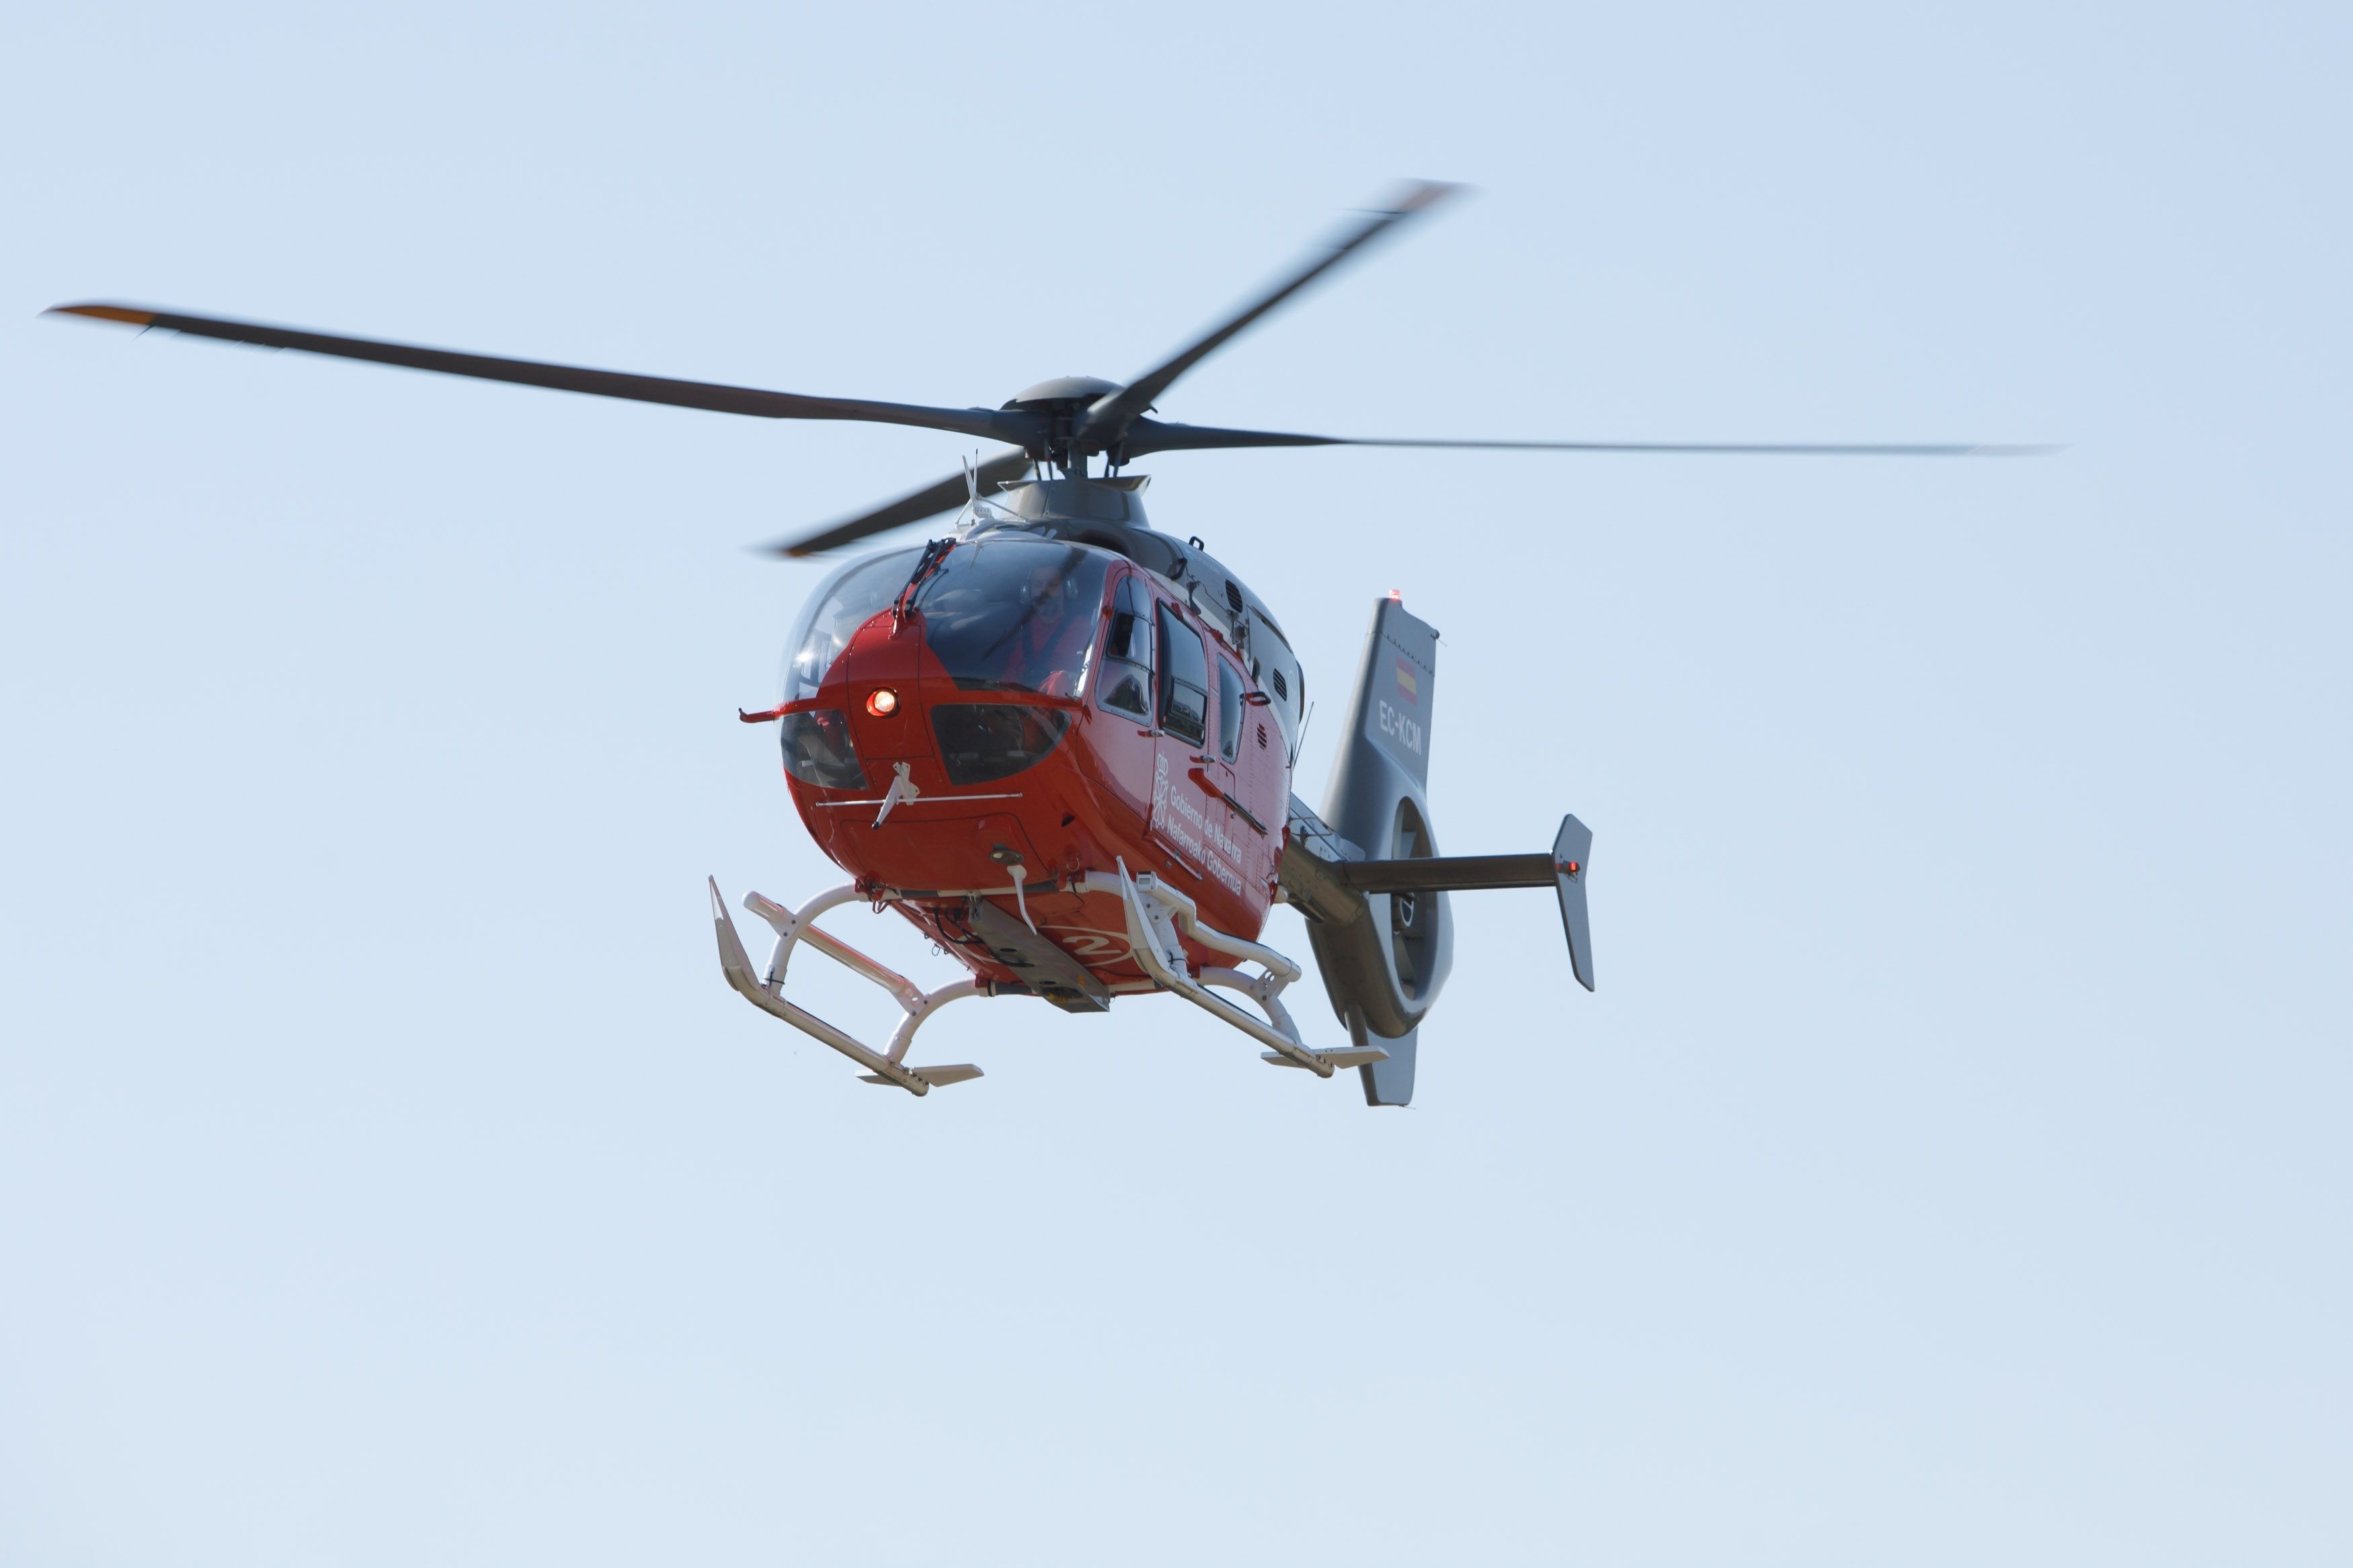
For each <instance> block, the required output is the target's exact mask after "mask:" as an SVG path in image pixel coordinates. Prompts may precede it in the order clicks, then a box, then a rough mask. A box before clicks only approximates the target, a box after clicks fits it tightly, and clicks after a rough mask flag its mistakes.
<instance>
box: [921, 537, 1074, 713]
mask: <svg viewBox="0 0 2353 1568" xmlns="http://www.w3.org/2000/svg"><path fill="white" fill-rule="evenodd" d="M1110 565H1111V557H1109V556H1108V555H1105V554H1103V552H1100V551H1096V550H1089V549H1087V548H1085V547H1083V546H1081V545H1075V544H1068V543H1063V542H1060V541H1052V540H1040V539H991V540H982V541H981V542H978V543H974V544H961V545H958V546H957V547H956V549H955V552H954V553H953V554H951V555H950V556H949V557H948V558H947V561H946V562H945V563H944V564H943V565H942V566H941V567H940V569H939V570H938V571H937V572H935V573H934V574H933V575H932V576H931V577H930V578H928V579H926V580H925V582H924V584H923V587H922V589H921V590H920V591H919V592H918V593H917V595H916V597H915V608H916V609H918V610H920V611H921V612H922V613H923V640H924V641H925V642H926V643H928V644H929V645H930V646H931V650H932V653H933V654H934V657H936V658H938V659H939V661H940V663H942V664H943V665H944V666H946V667H947V672H948V674H949V675H950V676H951V677H953V678H954V679H955V683H956V687H957V689H959V690H964V691H1034V692H1038V693H1039V694H1040V695H1043V696H1047V697H1080V696H1083V695H1085V693H1086V689H1087V668H1088V665H1089V663H1090V661H1091V659H1092V654H1093V649H1094V640H1095V624H1096V620H1097V614H1096V612H1097V611H1098V610H1099V609H1100V607H1101V606H1102V605H1103V574H1104V572H1105V571H1107V570H1108V569H1109V567H1110Z"/></svg>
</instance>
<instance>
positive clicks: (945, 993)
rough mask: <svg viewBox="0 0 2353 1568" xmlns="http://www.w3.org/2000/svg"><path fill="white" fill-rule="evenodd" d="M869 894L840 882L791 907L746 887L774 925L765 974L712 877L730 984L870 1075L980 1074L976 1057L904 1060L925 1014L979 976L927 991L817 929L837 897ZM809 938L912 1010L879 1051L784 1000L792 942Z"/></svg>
mask: <svg viewBox="0 0 2353 1568" xmlns="http://www.w3.org/2000/svg"><path fill="white" fill-rule="evenodd" d="M864 898H865V895H863V894H861V893H860V892H859V890H858V889H856V888H855V887H851V886H848V885H845V886H842V887H839V888H835V889H831V890H830V891H828V892H823V893H819V894H818V896H817V897H816V898H814V899H811V900H809V901H808V902H807V903H806V904H803V905H802V906H801V907H800V908H799V909H797V910H787V909H786V908H785V907H784V906H783V905H782V904H779V903H776V902H775V901H774V900H769V899H765V898H762V897H761V896H760V895H759V894H757V893H752V894H749V895H747V896H746V897H745V898H744V908H745V909H747V910H751V911H752V912H753V913H754V914H755V915H758V916H759V917H760V918H761V919H762V920H764V921H767V922H768V924H769V926H770V927H771V928H773V929H774V930H775V931H776V952H775V953H774V954H773V955H772V956H771V957H770V958H769V960H768V973H767V977H766V979H765V980H763V979H762V978H761V977H760V976H759V975H758V974H756V973H754V971H753V968H752V957H751V954H749V953H747V952H744V939H743V938H742V937H739V936H737V935H736V934H735V921H734V920H733V918H732V917H731V916H730V915H729V914H728V913H727V900H724V899H723V898H722V897H720V894H719V882H718V879H716V878H713V879H711V919H712V924H713V925H714V926H716V927H717V928H718V933H719V967H720V969H721V970H722V971H723V972H724V973H726V976H727V984H729V985H731V986H733V987H734V989H735V991H736V994H739V995H741V996H742V997H743V998H744V1000H745V1001H746V1002H749V1003H751V1004H752V1005H754V1007H757V1008H758V1009H760V1011H762V1012H763V1013H766V1014H768V1015H769V1016H772V1017H777V1018H782V1019H783V1020H784V1021H785V1022H786V1023H787V1024H790V1025H791V1026H793V1027H794V1028H796V1029H798V1030H799V1031H800V1032H801V1033H803V1034H805V1035H807V1036H810V1037H813V1038H816V1039H819V1040H822V1041H824V1042H825V1043H826V1044H827V1045H828V1046H831V1047H833V1048H834V1049H835V1050H837V1051H839V1052H840V1053H841V1054H842V1055H843V1056H845V1057H848V1058H849V1059H850V1060H851V1061H854V1062H856V1063H857V1064H858V1065H859V1066H860V1067H862V1068H865V1069H866V1070H865V1071H864V1072H862V1073H860V1075H859V1077H860V1078H861V1079H864V1080H865V1081H866V1082H868V1083H880V1084H896V1085H897V1086H898V1087H899V1088H901V1089H905V1090H906V1091H907V1092H908V1093H909V1094H916V1095H922V1094H929V1093H931V1092H932V1090H933V1089H935V1088H938V1087H939V1086H941V1085H943V1084H951V1083H962V1082H964V1081H965V1079H974V1078H978V1077H980V1069H979V1068H976V1067H975V1066H973V1065H972V1064H971V1063H970V1062H958V1063H957V1064H955V1066H953V1067H928V1068H911V1067H908V1066H907V1065H906V1056H907V1047H908V1046H910V1045H911V1044H913V1042H914V1038H915V1030H916V1028H917V1027H918V1026H920V1025H922V1023H923V1020H924V1019H925V1018H928V1017H930V1016H932V1014H933V1013H934V1011H936V1010H937V1009H939V1008H940V1007H943V1006H944V1005H947V1004H948V1003H950V1002H954V1001H955V1000H956V999H957V998H958V997H962V996H977V995H980V994H981V986H980V984H979V982H977V981H973V980H959V981H957V982H956V983H955V984H952V985H943V986H941V987H940V988H939V989H938V990H936V991H925V990H924V989H923V987H921V986H919V985H917V984H915V983H914V982H913V981H912V980H910V979H908V978H907V977H906V976H905V975H903V974H901V973H898V972H897V971H896V970H893V969H889V968H886V967H885V966H883V965H882V964H880V963H875V962H874V960H872V959H871V958H869V957H867V956H866V955H865V954H864V953H862V952H859V951H858V950H857V949H856V948H854V947H852V946H850V945H849V943H848V942H843V941H842V940H841V939H840V938H839V937H837V936H835V935H833V934H832V933H831V932H830V931H819V930H818V928H817V927H816V926H814V925H811V924H810V923H809V922H810V921H813V920H815V919H816V918H817V917H818V915H820V914H823V913H824V912H825V911H826V910H829V909H832V908H834V907H835V906H837V905H839V904H851V903H860V902H863V901H864ZM803 938H806V939H807V942H808V943H809V945H810V946H811V947H814V948H816V949H817V950H818V952H822V953H825V954H827V955H828V957H831V958H835V959H838V960H839V961H840V962H841V963H842V964H843V965H845V966H846V967H847V968H849V970H850V971H851V972H852V973H857V974H860V975H863V976H864V977H865V978H867V979H869V980H871V981H872V982H874V984H877V985H880V986H881V987H882V989H883V990H885V991H888V992H889V993H891V994H892V997H893V998H894V999H895V1000H896V1001H897V1002H898V1004H899V1005H900V1006H902V1007H903V1008H905V1009H906V1011H907V1016H906V1017H905V1018H903V1019H902V1020H901V1021H900V1024H899V1027H898V1028H897V1029H896V1030H895V1031H893V1033H892V1036H891V1044H890V1045H889V1046H888V1047H885V1048H884V1049H882V1050H881V1051H876V1050H874V1049H872V1048H871V1047H867V1046H863V1045H860V1043H859V1042H858V1041H857V1040H856V1039H855V1038H853V1037H851V1036H849V1034H847V1033H845V1032H844V1031H842V1030H840V1029H837V1028H835V1027H834V1026H832V1025H831V1024H828V1023H827V1022H826V1021H825V1020H824V1019H823V1018H820V1017H818V1016H817V1015H816V1014H814V1013H812V1012H810V1011H809V1010H808V1009H807V1008H806V1007H802V1006H798V1005H795V1004H793V1003H790V1002H787V1001H786V1000H785V964H786V961H787V960H788V959H790V958H791V956H792V952H793V944H794V943H795V942H798V941H800V940H802V939H803Z"/></svg>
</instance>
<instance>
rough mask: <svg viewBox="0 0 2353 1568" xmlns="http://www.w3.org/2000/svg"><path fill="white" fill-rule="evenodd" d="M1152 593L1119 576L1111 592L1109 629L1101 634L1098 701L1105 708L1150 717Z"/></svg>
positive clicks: (1148, 719)
mask: <svg viewBox="0 0 2353 1568" xmlns="http://www.w3.org/2000/svg"><path fill="white" fill-rule="evenodd" d="M1151 610H1152V595H1151V594H1150V593H1149V592H1148V591H1146V590H1144V589H1141V588H1139V587H1137V586H1136V582H1135V578H1134V576H1133V575H1129V576H1124V577H1122V578H1121V579H1120V580H1119V586H1118V587H1117V588H1115V589H1113V591H1112V600H1111V630H1110V632H1109V633H1108V634H1107V635H1106V636H1105V637H1103V679H1102V680H1101V682H1100V686H1101V690H1102V696H1101V699H1100V700H1101V701H1102V703H1103V706H1104V707H1106V708H1116V709H1119V710H1121V711H1123V712H1126V713H1133V714H1134V715H1135V716H1136V717H1137V718H1139V719H1142V720H1143V721H1145V722H1146V723H1149V722H1151V720H1152V616H1151Z"/></svg>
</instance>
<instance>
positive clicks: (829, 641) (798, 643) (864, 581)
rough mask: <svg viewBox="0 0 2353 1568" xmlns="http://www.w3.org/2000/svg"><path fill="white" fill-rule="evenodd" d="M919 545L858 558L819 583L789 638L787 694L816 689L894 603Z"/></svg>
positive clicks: (792, 697) (800, 695)
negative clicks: (862, 628)
mask: <svg viewBox="0 0 2353 1568" xmlns="http://www.w3.org/2000/svg"><path fill="white" fill-rule="evenodd" d="M921 553H922V552H921V551H920V550H894V551H892V552H890V553H889V554H888V555H874V556H870V557H868V558H867V559H866V560H863V561H853V562H851V563H849V565H847V566H845V567H843V568H842V569H841V570H840V571H839V572H836V573H835V574H833V575H832V576H830V577H828V578H827V579H826V580H825V582H824V583H822V584H819V585H818V591H817V592H816V593H814V594H812V595H809V601H808V605H807V608H805V609H803V610H802V611H801V615H800V619H799V621H798V622H797V623H796V624H795V626H793V635H792V637H791V640H789V641H788V642H786V644H785V648H786V653H785V700H786V701H787V702H799V701H802V700H806V699H807V698H811V697H814V696H816V695H817V689H818V687H819V686H822V685H823V684H824V683H825V672H826V671H827V670H828V669H831V668H833V661H834V660H835V659H837V658H840V657H841V650H842V649H843V648H846V647H849V639H850V638H851V637H856V636H857V635H858V628H859V627H860V626H864V625H865V624H866V623H867V622H869V621H871V620H872V619H873V618H874V617H875V616H878V615H880V614H881V612H883V611H884V610H887V609H889V608H890V607H891V601H892V600H893V599H895V598H897V597H898V596H899V590H900V589H902V588H903V587H905V586H906V585H907V579H908V578H909V577H910V576H912V575H913V573H914V570H915V558H916V557H917V556H918V555H920V554H921Z"/></svg>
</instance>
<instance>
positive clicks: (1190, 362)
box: [1079, 180, 1461, 450]
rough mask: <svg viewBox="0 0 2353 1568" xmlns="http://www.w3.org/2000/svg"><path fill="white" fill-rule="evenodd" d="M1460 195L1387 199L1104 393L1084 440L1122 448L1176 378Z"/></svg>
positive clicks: (1090, 414) (1436, 186)
mask: <svg viewBox="0 0 2353 1568" xmlns="http://www.w3.org/2000/svg"><path fill="white" fill-rule="evenodd" d="M1460 189H1461V186H1460V185H1451V184H1445V183H1444V182H1442V181H1437V180H1419V181H1416V182H1414V183H1413V184H1409V185H1407V186H1405V187H1404V188H1403V189H1402V190H1400V191H1398V193H1397V195H1394V196H1392V197H1391V198H1389V203H1388V205H1387V206H1384V207H1379V208H1377V209H1375V210H1374V211H1371V212H1368V213H1366V214H1363V215H1362V216H1360V217H1359V218H1358V220H1357V221H1356V223H1355V224H1354V225H1353V226H1350V227H1348V228H1346V229H1344V230H1342V231H1341V232H1340V233H1339V234H1337V235H1335V236H1334V237H1333V238H1332V239H1331V240H1329V241H1327V242H1326V245H1325V247H1324V249H1323V250H1322V251H1321V253H1320V254H1316V255H1314V256H1313V257H1312V258H1311V259H1310V260H1309V261H1308V263H1307V264H1306V265H1305V266H1304V267H1302V268H1298V269H1297V270H1296V271H1294V272H1293V273H1292V274H1291V275H1290V276H1289V277H1287V278H1285V279H1283V280H1282V282H1281V283H1278V284H1276V285H1275V286H1274V287H1273V288H1272V289H1269V290H1267V291H1266V292H1265V293H1263V294H1261V295H1260V296H1259V297H1258V298H1257V299H1255V300H1251V301H1250V303H1249V304H1247V305H1245V306H1243V307H1242V308H1241V309H1240V310H1237V311H1235V312H1234V313H1233V314H1232V315H1231V316H1229V317H1228V318H1226V320H1225V321H1222V322H1220V323H1219V324H1218V325H1217V326H1215V327H1213V328H1211V329H1210V330H1209V331H1207V332H1205V333H1203V334H1202V335H1201V336H1200V337H1198V338H1197V339H1195V340H1194V341H1193V342H1191V343H1189V344H1187V346H1186V347H1184V348H1182V349H1180V350H1178V351H1177V352H1176V353H1175V354H1174V355H1172V356H1170V357H1169V358H1168V359H1167V360H1166V361H1164V362H1162V363H1160V364H1157V365H1155V366H1154V367H1153V368H1152V369H1150V370H1147V371H1145V373H1144V374H1142V375H1139V376H1137V377H1136V378H1135V379H1134V381H1133V382H1131V383H1129V384H1127V385H1126V386H1124V387H1122V388H1120V389H1119V390H1118V391H1117V392H1112V393H1106V394H1104V395H1103V397H1102V398H1100V399H1099V400H1097V402H1096V403H1095V404H1094V405H1093V406H1092V407H1091V408H1089V409H1088V410H1087V417H1086V422H1085V424H1084V425H1083V426H1082V427H1081V429H1080V432H1079V433H1080V436H1081V437H1082V439H1084V440H1085V441H1087V442H1088V443H1089V445H1090V446H1091V447H1093V448H1094V449H1096V450H1101V449H1103V448H1104V447H1113V446H1116V445H1118V442H1119V434H1120V431H1121V430H1122V429H1124V427H1126V426H1127V425H1128V424H1129V422H1130V421H1132V420H1134V419H1135V418H1137V417H1138V416H1141V415H1142V414H1143V413H1144V411H1145V409H1147V408H1149V407H1151V406H1152V405H1153V404H1155V403H1156V402H1157V401H1159V398H1160V395H1161V394H1162V393H1164V392H1166V391H1167V390H1168V389H1169V387H1170V386H1172V385H1174V384H1176V378H1177V377H1178V376H1180V375H1183V374H1185V373H1186V372H1187V371H1188V370H1190V369H1192V368H1193V367H1194V366H1195V365H1197V364H1198V363H1201V362H1202V361H1203V360H1205V359H1207V358H1208V357H1209V355H1211V354H1213V353H1216V352H1217V351H1218V350H1219V349H1220V348H1222V347H1224V346H1225V344H1226V343H1227V342H1229V340H1231V339H1232V338H1233V337H1234V336H1235V334H1237V333H1239V332H1240V331H1242V330H1243V329H1244V328H1246V327H1248V326H1249V325H1250V323H1251V322H1253V321H1257V320H1258V319H1259V318H1260V317H1261V316H1263V315H1265V314H1266V313H1267V312H1268V311H1269V310H1273V309H1274V308H1275V307H1276V306H1277V305H1280V304H1282V302H1283V301H1284V300H1288V299H1290V298H1291V297H1292V296H1293V294H1296V293H1298V292H1299V291H1300V290H1301V289H1304V288H1306V287H1307V286H1308V285H1309V284H1310V283H1313V282H1314V281H1315V279H1318V278H1321V277H1323V276H1324V273H1326V272H1329V271H1330V270H1331V269H1332V268H1335V267H1337V266H1339V265H1340V263H1341V262H1343V261H1345V260H1346V259H1347V258H1349V257H1351V256H1353V255H1355V254H1356V252H1357V251H1359V250H1361V249H1363V248H1364V247H1366V246H1367V245H1370V244H1371V243H1372V242H1373V241H1374V240H1376V239H1378V238H1379V237H1381V236H1383V235H1385V234H1387V233H1388V232H1389V231H1390V230H1391V229H1393V228H1395V227H1396V226H1398V225H1399V224H1401V223H1403V222H1404V221H1405V220H1406V219H1408V218H1409V217H1411V216H1414V215H1415V214H1416V213H1419V212H1426V211H1428V210H1429V209H1430V207H1432V206H1435V205H1438V203H1440V201H1442V200H1444V199H1445V198H1446V197H1448V196H1450V195H1452V194H1453V193H1454V192H1456V191H1458V190H1460Z"/></svg>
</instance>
